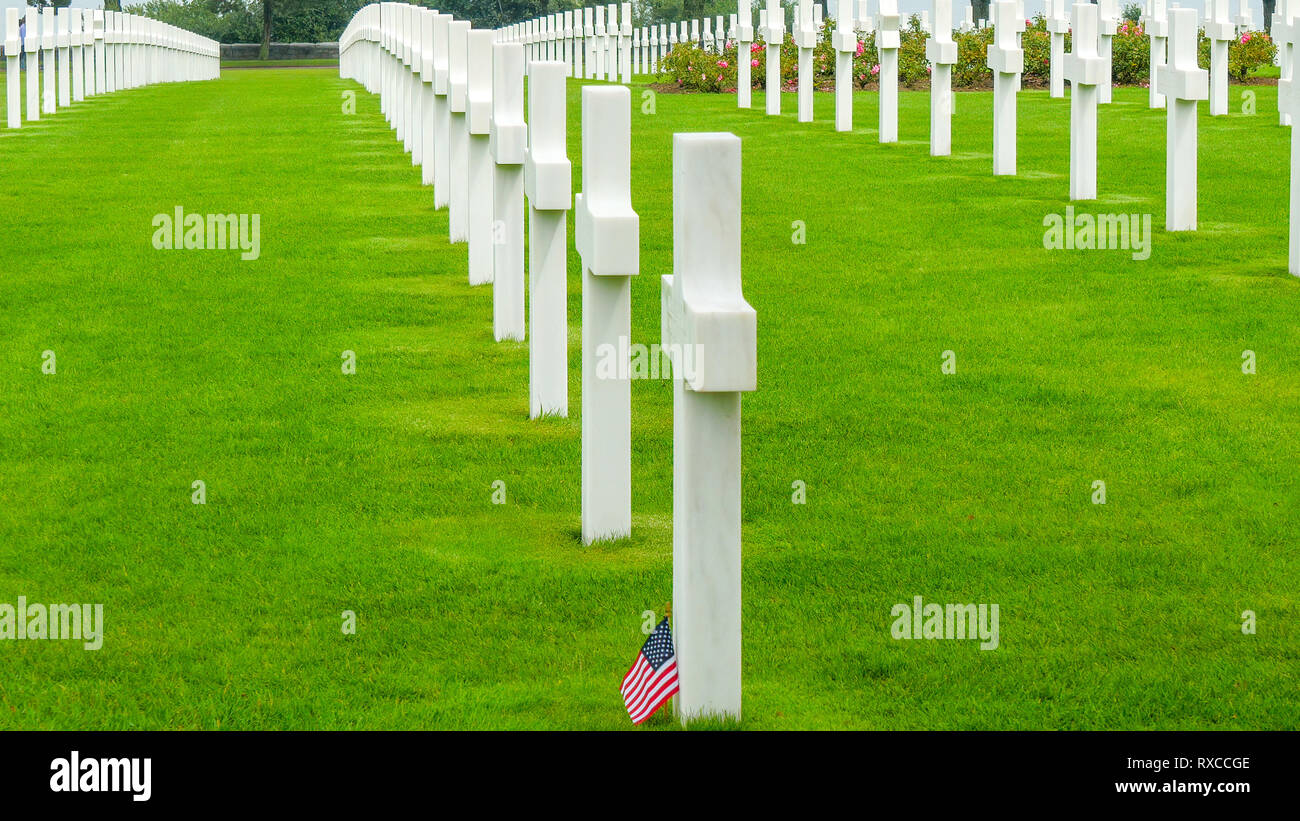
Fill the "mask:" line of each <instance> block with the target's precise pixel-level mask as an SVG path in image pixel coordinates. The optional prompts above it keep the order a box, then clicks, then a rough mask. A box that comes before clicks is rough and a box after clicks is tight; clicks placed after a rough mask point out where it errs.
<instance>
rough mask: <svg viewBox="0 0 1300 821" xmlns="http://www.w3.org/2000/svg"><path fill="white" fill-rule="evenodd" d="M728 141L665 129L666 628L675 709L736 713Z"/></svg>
mask: <svg viewBox="0 0 1300 821" xmlns="http://www.w3.org/2000/svg"><path fill="white" fill-rule="evenodd" d="M740 166H741V153H740V140H739V139H738V138H737V137H736V136H735V135H732V134H675V135H673V274H672V275H671V276H665V277H663V278H662V286H661V289H660V293H661V304H662V319H661V333H662V338H663V342H664V347H665V348H666V349H667V350H668V351H669V352H670V355H671V357H672V362H673V612H674V622H675V623H674V625H673V627H674V630H673V635H674V639H675V642H674V643H675V645H676V653H677V675H678V683H679V687H680V690H679V691H678V694H677V713H678V716H679V717H680V718H681V720H682V722H683V723H685V722H688V721H690V720H692V719H696V718H700V717H703V716H709V715H712V716H725V717H730V718H734V719H739V718H740V706H741V686H740V684H741V680H740V669H741V667H740V661H741V658H740V648H741V526H740V521H741V481H740V461H741V439H740V405H741V403H740V395H741V393H742V392H746V391H752V390H754V389H755V387H757V315H756V314H755V312H754V309H753V308H752V307H750V305H749V303H748V302H746V301H745V297H744V294H743V292H742V290H741V266H740V246H741V220H740V201H741V197H740Z"/></svg>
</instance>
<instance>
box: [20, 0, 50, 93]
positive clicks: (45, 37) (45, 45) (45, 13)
mask: <svg viewBox="0 0 1300 821" xmlns="http://www.w3.org/2000/svg"><path fill="white" fill-rule="evenodd" d="M35 35H36V33H35V32H34V31H33V30H31V29H28V30H27V36H28V37H34V36H35ZM54 43H55V37H54V9H53V8H52V7H50V8H43V9H41V82H42V83H43V87H42V89H41V91H42V94H41V113H42V114H53V113H54V111H55V107H56V103H55V95H54V75H55V73H56V72H55V68H54Z"/></svg>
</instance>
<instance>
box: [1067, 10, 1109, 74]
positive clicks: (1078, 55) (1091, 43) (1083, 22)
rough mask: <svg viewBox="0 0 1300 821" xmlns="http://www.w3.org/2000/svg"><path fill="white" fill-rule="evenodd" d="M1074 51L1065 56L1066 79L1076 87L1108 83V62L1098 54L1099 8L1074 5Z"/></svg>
mask: <svg viewBox="0 0 1300 821" xmlns="http://www.w3.org/2000/svg"><path fill="white" fill-rule="evenodd" d="M1074 32H1075V34H1074V38H1073V45H1074V51H1072V52H1070V53H1069V54H1066V55H1065V79H1067V80H1069V81H1070V82H1071V83H1074V84H1075V85H1081V86H1098V85H1101V84H1102V83H1103V82H1105V81H1106V78H1107V76H1108V68H1107V66H1106V61H1105V60H1103V59H1102V58H1101V56H1100V55H1098V54H1097V7H1096V6H1094V5H1092V4H1091V3H1075V4H1074Z"/></svg>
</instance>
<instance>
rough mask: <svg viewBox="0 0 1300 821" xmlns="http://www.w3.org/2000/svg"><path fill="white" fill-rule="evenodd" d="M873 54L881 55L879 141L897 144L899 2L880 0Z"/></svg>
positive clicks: (878, 79)
mask: <svg viewBox="0 0 1300 821" xmlns="http://www.w3.org/2000/svg"><path fill="white" fill-rule="evenodd" d="M877 17H878V19H877V20H876V26H877V29H876V53H877V54H879V55H880V73H879V74H878V75H877V78H876V79H877V82H878V83H879V84H880V141H881V142H882V143H896V142H898V48H899V46H900V44H901V40H900V38H899V32H898V24H899V18H898V0H880V14H879V15H877Z"/></svg>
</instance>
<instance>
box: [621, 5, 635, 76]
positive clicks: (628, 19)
mask: <svg viewBox="0 0 1300 821" xmlns="http://www.w3.org/2000/svg"><path fill="white" fill-rule="evenodd" d="M618 65H619V69H620V71H619V73H620V74H622V76H623V82H624V83H630V82H632V4H631V3H624V4H623V13H622V14H621V15H620V16H619V26H618Z"/></svg>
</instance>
